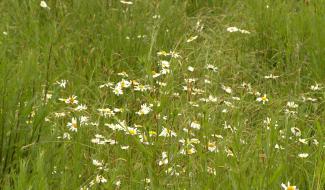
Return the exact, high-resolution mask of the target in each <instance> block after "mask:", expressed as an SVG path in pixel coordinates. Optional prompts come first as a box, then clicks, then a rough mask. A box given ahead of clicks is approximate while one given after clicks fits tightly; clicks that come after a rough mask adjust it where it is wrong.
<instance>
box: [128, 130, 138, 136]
mask: <svg viewBox="0 0 325 190" xmlns="http://www.w3.org/2000/svg"><path fill="white" fill-rule="evenodd" d="M129 133H130V135H136V134H137V132H136V130H134V129H130V130H129Z"/></svg>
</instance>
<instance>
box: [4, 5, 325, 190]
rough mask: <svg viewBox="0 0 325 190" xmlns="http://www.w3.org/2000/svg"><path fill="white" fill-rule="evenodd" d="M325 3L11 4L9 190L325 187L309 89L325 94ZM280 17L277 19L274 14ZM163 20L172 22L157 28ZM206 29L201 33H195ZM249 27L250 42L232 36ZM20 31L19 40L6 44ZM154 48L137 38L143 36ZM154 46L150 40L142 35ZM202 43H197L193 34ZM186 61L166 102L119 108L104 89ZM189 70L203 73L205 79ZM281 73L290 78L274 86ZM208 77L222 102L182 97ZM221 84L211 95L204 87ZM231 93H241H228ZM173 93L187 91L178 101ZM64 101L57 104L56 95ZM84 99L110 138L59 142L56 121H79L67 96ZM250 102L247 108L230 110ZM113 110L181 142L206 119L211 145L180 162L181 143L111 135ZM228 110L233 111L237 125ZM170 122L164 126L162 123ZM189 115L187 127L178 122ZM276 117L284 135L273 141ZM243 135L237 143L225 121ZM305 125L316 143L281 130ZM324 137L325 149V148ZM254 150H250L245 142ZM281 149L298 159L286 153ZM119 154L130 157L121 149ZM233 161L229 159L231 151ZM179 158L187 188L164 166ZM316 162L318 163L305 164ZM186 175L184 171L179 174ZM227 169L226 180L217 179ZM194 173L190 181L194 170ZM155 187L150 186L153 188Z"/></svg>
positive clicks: (129, 102)
mask: <svg viewBox="0 0 325 190" xmlns="http://www.w3.org/2000/svg"><path fill="white" fill-rule="evenodd" d="M324 3H325V2H324V1H323V0H312V1H311V3H310V4H309V5H308V6H307V5H305V4H304V3H303V1H293V0H290V1H289V0H274V1H267V0H247V1H235V0H231V1H229V0H228V1H225V0H208V1H203V0H184V1H180V0H176V1H172V0H166V1H159V0H155V1H153V0H138V1H134V4H133V5H125V4H122V3H120V1H117V0H92V1H84V0H78V1H74V0H71V1H63V0H48V1H47V4H48V6H49V7H50V9H49V10H47V9H44V8H41V7H40V6H39V4H40V1H37V0H30V1H22V0H19V1H10V0H4V1H1V2H0V17H1V20H0V32H1V35H0V160H1V162H0V189H80V188H81V187H83V186H85V185H87V184H89V182H90V181H91V180H92V179H94V178H95V177H96V175H98V174H100V175H105V177H106V178H107V180H108V182H107V183H105V184H101V185H94V186H93V187H92V188H93V189H118V187H117V186H116V185H115V183H116V182H117V181H118V180H120V181H121V186H120V188H121V189H144V187H145V186H149V187H150V189H238V190H239V189H280V188H281V183H286V182H287V181H290V182H292V183H293V184H295V185H297V186H298V187H299V189H317V190H322V189H324V188H325V171H324V170H325V161H324V145H325V144H324V143H325V142H324V135H325V130H324V124H325V119H324V118H325V117H324V116H325V112H324V91H323V90H321V91H318V92H313V91H311V90H310V89H309V87H310V85H313V84H315V82H318V83H319V84H323V85H325V83H324V81H322V79H323V78H324V76H325V72H324V69H325V67H324V63H323V62H324V60H325V52H324V51H325V35H323V34H324V30H325V29H324V27H323V26H324V25H325V20H324V16H325V7H324V6H325V4H324ZM267 6H268V8H267ZM154 15H160V19H154V18H153V16H154ZM198 21H200V23H201V24H204V29H203V31H202V32H200V33H199V32H197V30H196V23H197V22H198ZM230 26H236V27H239V28H241V29H246V30H248V31H250V32H251V34H249V35H242V34H239V33H229V32H227V31H226V29H227V27H230ZM2 31H5V32H7V35H5V34H2ZM139 35H140V36H142V37H138V36H139ZM143 35H144V37H143ZM195 35H198V39H197V40H195V41H193V42H191V43H186V40H187V39H189V38H190V37H191V36H195ZM161 50H165V51H169V50H173V51H176V52H179V53H180V54H181V56H182V58H181V59H171V60H169V61H170V62H171V68H172V72H173V73H172V74H170V75H169V76H167V77H165V78H164V79H162V80H161V82H165V83H167V86H166V87H159V88H158V90H157V91H156V92H150V93H137V92H133V91H130V92H125V94H124V95H123V96H115V95H113V94H112V93H111V92H110V90H101V89H99V88H98V86H99V85H101V84H103V83H105V82H107V81H112V82H113V81H115V82H117V81H118V80H120V79H121V77H119V76H117V73H119V72H122V71H125V72H127V73H128V75H129V78H130V79H136V80H138V81H140V82H141V83H144V84H150V85H155V81H156V79H153V78H152V77H151V75H152V71H153V70H157V69H158V67H157V64H158V62H159V61H160V60H161V59H162V58H159V57H158V56H157V52H158V51H161ZM206 64H213V65H216V66H217V67H218V73H217V74H215V73H211V72H207V71H206V70H205V69H204V67H205V66H206ZM187 66H193V67H195V71H194V72H193V73H189V72H188V71H187ZM270 73H273V74H275V75H279V76H280V77H279V78H278V79H277V80H265V79H264V76H265V75H269V74H270ZM187 78H199V79H200V80H201V81H200V82H198V85H197V86H196V87H198V88H201V89H204V90H206V94H205V95H206V96H208V95H209V94H212V95H214V96H217V97H218V104H216V105H212V104H202V105H201V104H200V107H198V108H196V107H193V106H191V105H190V104H189V103H188V102H189V101H196V100H197V98H196V97H195V96H192V95H190V94H186V92H185V93H184V92H183V91H182V86H184V85H186V83H184V79H187ZM204 78H208V79H209V80H210V81H211V82H212V84H211V85H205V84H204V83H203V82H202V80H203V79H204ZM61 79H67V80H68V81H69V82H68V87H67V88H66V89H65V90H60V89H59V88H58V86H57V85H56V84H55V82H56V81H58V80H61ZM242 82H249V83H251V85H252V86H253V88H254V89H256V90H258V91H259V92H261V93H266V94H267V95H268V97H269V99H270V101H269V102H268V103H267V105H262V104H260V103H258V102H256V97H255V96H254V95H249V94H247V93H246V92H245V91H244V90H242V89H241V87H240V84H242ZM221 84H225V85H227V86H230V87H232V89H233V91H235V92H234V93H233V94H232V95H227V94H226V93H224V91H223V90H222V89H221V88H220V86H221ZM174 92H178V93H180V97H179V98H174V97H173V96H172V94H173V93H174ZM49 93H50V94H52V98H51V99H49V97H47V96H46V94H49ZM72 94H76V95H77V96H78V100H79V101H80V102H82V103H84V104H86V105H87V106H88V110H87V111H86V112H85V114H87V115H88V116H89V117H91V120H92V121H96V122H98V123H99V126H98V127H95V126H92V127H82V128H80V129H79V130H78V132H77V133H72V132H70V134H71V137H72V139H71V140H63V139H58V138H57V137H58V136H62V134H63V133H64V132H68V130H67V127H66V123H67V122H69V121H70V120H71V117H77V116H79V115H78V113H73V114H75V115H73V114H71V115H69V117H65V118H63V119H53V113H54V112H60V111H67V109H66V108H65V107H64V103H60V102H59V101H58V99H59V98H66V97H68V96H69V95H72ZM302 95H304V96H310V97H317V99H318V101H317V103H309V102H303V101H302V100H301V96H302ZM231 96H238V97H240V98H241V100H240V101H238V102H235V101H234V104H235V108H233V109H232V108H228V107H227V106H226V105H225V103H224V102H225V101H233V100H232V99H231ZM156 101H159V102H160V107H157V108H155V112H156V114H155V115H150V116H144V117H139V116H137V115H136V114H135V113H134V112H135V111H138V109H139V107H140V105H141V104H143V103H153V102H156ZM287 101H295V102H298V103H299V108H298V113H297V116H296V117H293V118H292V117H288V116H287V115H285V114H284V112H283V107H285V105H286V102H287ZM103 106H104V107H105V106H112V107H121V108H124V109H125V111H124V112H123V113H121V115H119V116H118V117H117V118H118V119H121V120H122V119H124V120H125V121H126V122H127V124H128V125H129V126H132V125H133V124H140V125H142V126H143V127H144V130H146V131H149V130H157V132H158V134H159V132H160V131H161V128H162V126H164V127H170V128H171V129H172V130H174V131H177V132H178V133H179V138H181V137H183V138H192V137H191V136H190V135H189V136H184V135H183V136H182V134H183V132H182V129H183V128H184V127H186V126H187V125H188V123H189V122H190V121H193V120H197V121H198V122H200V124H201V126H202V128H203V129H202V130H201V131H199V132H197V133H196V136H195V138H198V139H200V141H201V144H202V146H199V147H198V148H197V153H196V154H193V155H191V156H182V155H179V154H178V152H179V148H180V144H179V142H178V140H179V138H176V139H173V138H161V137H159V138H158V137H157V138H156V139H155V144H154V145H152V146H147V145H144V144H142V143H140V142H139V140H138V139H137V138H135V137H134V138H133V136H131V137H130V136H125V135H124V134H116V133H112V132H111V131H110V130H108V129H107V127H105V126H104V123H113V122H116V120H115V119H117V118H114V119H110V120H108V119H105V118H103V117H100V116H99V115H98V112H97V109H98V108H102V107H103ZM223 108H227V109H229V112H228V113H227V114H225V113H222V112H221V110H222V109H223ZM158 113H159V114H160V115H161V116H163V115H168V119H167V120H166V121H165V120H163V119H159V118H158V116H157V114H158ZM179 113H181V114H182V116H179V115H178V114H179ZM266 117H270V118H272V126H274V124H275V121H277V124H278V125H279V127H278V128H277V129H274V128H272V129H271V130H267V129H266V128H265V127H264V126H263V120H264V119H265V118H266ZM225 121H226V122H227V123H228V124H230V125H231V126H233V127H236V128H237V132H236V133H231V132H229V131H228V130H225V129H224V128H223V124H224V122H225ZM292 127H298V128H299V129H300V130H301V131H302V135H303V137H304V138H306V139H308V140H310V142H309V143H308V145H301V144H299V143H298V144H297V143H294V142H293V141H292V140H290V139H288V138H285V139H282V138H281V135H280V134H279V130H280V129H281V130H283V131H284V133H285V134H286V135H287V136H288V137H289V136H290V134H291V131H290V129H291V128H292ZM214 133H216V134H220V135H222V136H223V137H224V138H223V139H222V140H220V139H218V140H216V141H217V146H218V147H219V149H220V150H219V151H220V152H219V153H215V154H209V153H206V151H205V150H206V147H205V146H206V144H207V142H208V137H210V135H211V134H214ZM95 134H102V135H104V136H107V137H110V138H116V139H119V144H118V145H114V146H110V145H108V146H96V145H94V144H92V143H91V142H90V140H91V139H92V138H93V137H94V135H95ZM312 139H317V140H318V142H319V145H318V146H314V145H313V144H312V141H311V140H312ZM243 141H245V142H246V143H243ZM278 143H279V144H281V145H282V146H283V147H284V148H285V150H282V151H278V150H275V149H274V146H275V144H278ZM120 145H129V146H130V148H129V150H121V149H120V148H119V146H120ZM225 147H227V148H228V149H230V150H232V151H233V153H234V154H235V155H234V157H227V156H226V155H225V153H224V148H225ZM162 151H167V152H168V153H169V155H171V156H170V157H169V162H170V163H169V164H170V165H168V167H170V166H173V167H176V168H178V170H179V172H180V173H181V175H180V176H179V177H175V176H170V175H167V174H166V173H165V170H166V169H168V167H163V168H162V167H159V166H158V165H157V160H158V159H159V158H160V157H161V152H162ZM301 152H308V153H309V157H308V158H306V159H301V158H297V154H298V153H301ZM92 159H98V160H103V161H104V162H105V163H106V164H107V167H108V172H107V173H105V172H103V171H100V170H97V169H96V167H95V166H93V165H92V164H91V163H92ZM177 165H179V166H177ZM207 167H212V168H214V169H215V175H211V174H209V173H208V172H207ZM183 169H184V172H183V173H182V170H183ZM145 178H150V180H151V183H150V184H146V183H145V182H144V181H143V180H144V179H145Z"/></svg>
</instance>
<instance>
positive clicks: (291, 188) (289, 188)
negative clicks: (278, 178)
mask: <svg viewBox="0 0 325 190" xmlns="http://www.w3.org/2000/svg"><path fill="white" fill-rule="evenodd" d="M295 189H296V188H295V187H294V186H288V188H287V190H295Z"/></svg>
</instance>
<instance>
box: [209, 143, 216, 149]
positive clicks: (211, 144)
mask: <svg viewBox="0 0 325 190" xmlns="http://www.w3.org/2000/svg"><path fill="white" fill-rule="evenodd" d="M215 146H216V145H215V144H214V143H208V147H209V148H213V147H215Z"/></svg>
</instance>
